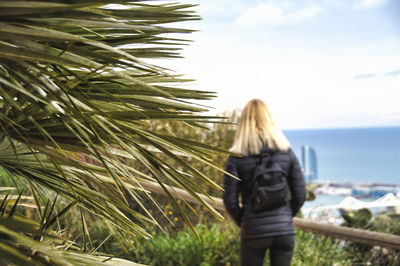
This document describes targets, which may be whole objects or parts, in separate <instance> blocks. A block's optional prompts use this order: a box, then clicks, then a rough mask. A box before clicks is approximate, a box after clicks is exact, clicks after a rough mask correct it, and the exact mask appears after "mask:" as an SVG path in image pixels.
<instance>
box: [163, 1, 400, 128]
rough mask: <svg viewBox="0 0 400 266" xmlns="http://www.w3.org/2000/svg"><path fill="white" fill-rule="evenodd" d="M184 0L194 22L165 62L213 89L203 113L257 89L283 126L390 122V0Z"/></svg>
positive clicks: (394, 12) (395, 18)
mask: <svg viewBox="0 0 400 266" xmlns="http://www.w3.org/2000/svg"><path fill="white" fill-rule="evenodd" d="M184 2H185V3H186V2H190V3H198V4H200V5H199V6H198V7H196V8H195V10H196V11H197V12H198V13H199V14H200V15H201V16H202V18H203V20H202V21H199V22H189V23H187V22H186V23H185V24H184V25H185V26H186V27H190V28H193V29H197V30H200V31H199V32H197V33H194V34H192V35H191V36H188V37H190V38H191V39H193V40H194V41H195V42H194V43H192V44H191V45H190V46H188V47H186V48H185V50H184V51H183V55H184V56H185V59H181V60H173V61H169V62H167V65H166V66H169V67H170V68H172V69H174V70H177V71H178V72H179V73H184V74H185V75H186V76H188V77H190V78H195V79H196V80H197V81H196V82H195V83H194V84H193V85H192V86H191V87H196V88H201V89H204V90H212V91H216V92H218V98H217V99H216V100H213V101H212V102H209V103H207V104H208V105H211V106H213V107H214V108H215V109H213V111H212V113H215V114H217V113H221V112H223V111H225V110H233V109H235V108H241V107H243V105H244V104H245V103H246V102H247V101H248V100H250V99H252V98H260V99H262V100H264V101H265V102H266V103H267V104H268V105H269V107H270V109H271V111H272V113H273V115H274V117H275V120H276V122H277V123H278V125H280V127H282V128H284V129H289V128H336V127H371V126H372V127H374V126H400V104H399V102H400V100H399V99H400V0H319V1H313V0H304V1H302V0H288V1H285V0H281V1H271V0H270V1H266V0H264V1H263V0H247V1H244V0H193V1H184ZM164 65H165V64H164Z"/></svg>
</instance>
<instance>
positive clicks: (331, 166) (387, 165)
mask: <svg viewBox="0 0 400 266" xmlns="http://www.w3.org/2000/svg"><path fill="white" fill-rule="evenodd" d="M284 134H285V136H286V137H287V139H288V140H289V142H290V143H291V146H292V149H293V151H294V152H295V154H296V156H297V158H298V159H299V161H300V163H301V147H302V146H304V145H308V146H311V147H312V148H313V149H314V150H315V152H316V156H317V168H318V178H317V180H316V181H317V182H318V183H321V182H322V183H323V182H332V183H352V184H365V183H378V184H387V185H394V186H399V185H400V127H375V128H343V129H307V130H284ZM344 197H345V196H342V195H335V196H329V195H318V196H317V199H316V201H314V202H307V203H306V205H305V207H312V206H320V205H334V204H339V203H340V201H341V200H343V198H344Z"/></svg>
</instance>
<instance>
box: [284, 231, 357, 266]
mask: <svg viewBox="0 0 400 266" xmlns="http://www.w3.org/2000/svg"><path fill="white" fill-rule="evenodd" d="M292 264H293V265H307V266H308V265H309V266H314V265H343V266H345V265H353V264H352V263H351V260H350V259H348V258H347V254H346V251H345V249H344V247H343V245H341V243H340V241H339V240H337V239H334V238H331V237H326V236H320V235H315V234H313V233H309V232H304V231H297V232H296V244H295V249H294V256H293V262H292Z"/></svg>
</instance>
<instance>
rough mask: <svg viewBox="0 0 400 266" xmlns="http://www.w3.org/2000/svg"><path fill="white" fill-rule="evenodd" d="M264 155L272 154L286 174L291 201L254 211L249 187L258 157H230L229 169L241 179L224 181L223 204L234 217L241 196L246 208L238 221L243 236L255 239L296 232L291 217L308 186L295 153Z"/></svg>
mask: <svg viewBox="0 0 400 266" xmlns="http://www.w3.org/2000/svg"><path fill="white" fill-rule="evenodd" d="M263 152H267V153H270V154H273V156H272V158H271V160H272V162H273V163H276V164H278V165H279V166H280V168H281V169H282V170H283V171H284V172H285V173H286V175H285V176H286V178H287V181H288V185H289V189H290V192H291V193H290V194H291V199H290V201H289V202H287V204H285V205H283V206H282V207H279V208H276V209H273V210H268V211H262V212H254V211H253V210H252V208H251V203H250V195H249V194H250V193H251V192H250V190H249V184H250V183H252V181H253V180H252V179H253V174H254V170H255V168H256V166H257V163H258V161H259V155H252V156H245V157H235V156H230V157H229V158H228V161H227V163H226V170H227V171H228V172H229V173H231V174H232V175H234V176H236V177H238V178H239V179H240V181H239V180H237V179H234V178H232V177H229V176H226V177H225V181H224V195H223V198H224V202H225V206H226V209H227V211H228V212H229V213H230V214H233V215H235V209H236V208H238V206H239V202H238V196H239V195H240V196H241V199H242V204H243V208H242V209H241V211H240V212H237V213H238V214H239V216H240V217H239V216H237V215H238V214H236V216H237V217H236V218H234V219H235V221H236V222H237V223H238V225H240V226H241V227H242V237H245V238H253V237H260V236H272V235H282V234H290V233H294V229H293V224H292V217H293V215H295V214H296V213H297V212H298V211H299V209H300V207H301V205H302V204H303V202H304V200H305V196H306V193H305V184H304V178H303V175H302V173H301V168H300V165H299V163H298V161H297V159H296V157H295V156H294V154H293V152H292V150H288V151H279V150H278V151H275V150H270V149H268V148H266V147H264V150H263Z"/></svg>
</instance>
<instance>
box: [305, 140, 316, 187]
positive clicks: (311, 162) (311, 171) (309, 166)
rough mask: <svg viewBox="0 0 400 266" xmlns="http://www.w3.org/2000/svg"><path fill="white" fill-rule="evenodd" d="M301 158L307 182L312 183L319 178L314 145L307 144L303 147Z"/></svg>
mask: <svg viewBox="0 0 400 266" xmlns="http://www.w3.org/2000/svg"><path fill="white" fill-rule="evenodd" d="M301 159H302V164H303V174H304V177H305V179H306V182H307V183H311V182H312V181H313V180H315V179H317V178H318V167H317V166H318V165H317V154H316V152H315V150H314V149H313V148H312V147H310V146H307V145H305V146H302V147H301Z"/></svg>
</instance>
